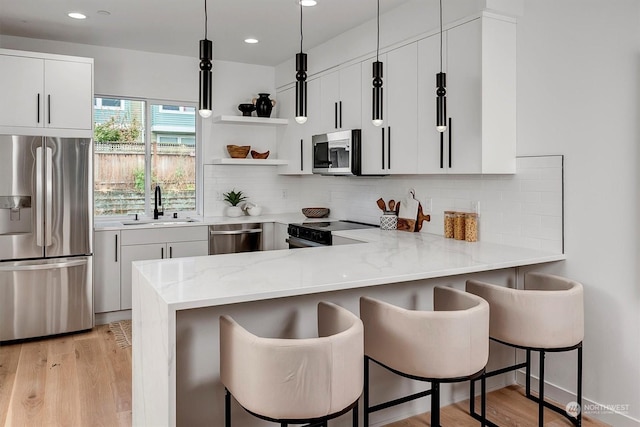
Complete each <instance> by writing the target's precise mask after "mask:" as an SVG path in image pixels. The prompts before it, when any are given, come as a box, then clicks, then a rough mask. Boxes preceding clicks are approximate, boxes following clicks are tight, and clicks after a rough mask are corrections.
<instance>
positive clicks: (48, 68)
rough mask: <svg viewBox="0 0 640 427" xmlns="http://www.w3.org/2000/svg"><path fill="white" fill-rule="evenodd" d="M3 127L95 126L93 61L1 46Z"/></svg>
mask: <svg viewBox="0 0 640 427" xmlns="http://www.w3.org/2000/svg"><path fill="white" fill-rule="evenodd" d="M0 93H3V94H4V95H6V97H7V99H11V102H5V103H2V104H1V105H0V126H3V127H12V128H35V129H37V128H50V129H61V130H87V131H91V129H92V106H93V60H92V59H90V58H77V57H65V56H61V55H45V54H37V53H31V52H21V51H12V50H6V49H0Z"/></svg>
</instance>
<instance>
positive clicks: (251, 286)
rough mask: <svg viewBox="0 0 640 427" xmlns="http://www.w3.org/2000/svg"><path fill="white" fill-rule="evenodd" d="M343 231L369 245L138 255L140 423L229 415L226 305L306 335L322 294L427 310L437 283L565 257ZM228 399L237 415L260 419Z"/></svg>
mask: <svg viewBox="0 0 640 427" xmlns="http://www.w3.org/2000/svg"><path fill="white" fill-rule="evenodd" d="M339 234H340V235H341V236H343V237H346V238H349V239H354V240H358V241H361V242H363V243H360V244H352V245H343V246H327V247H320V248H309V249H296V250H278V251H265V252H252V253H243V254H229V255H217V256H208V257H193V258H178V259H166V260H155V261H140V262H135V263H134V268H133V312H132V317H133V331H134V333H133V424H134V425H170V426H173V425H191V426H195V425H205V424H206V425H213V426H222V425H223V423H224V419H223V418H224V417H223V400H224V399H223V393H224V389H223V386H222V384H221V383H220V380H219V374H218V369H219V359H218V352H219V349H218V318H219V316H220V315H221V314H230V315H232V316H233V317H234V318H236V319H237V320H238V321H239V322H240V323H241V324H243V325H245V326H246V327H247V328H248V329H249V330H251V331H252V332H255V333H257V334H260V335H264V336H272V337H282V338H285V337H296V338H297V337H300V338H302V337H309V336H312V335H313V334H315V316H316V314H315V312H316V310H315V305H316V304H317V302H318V301H320V300H327V301H332V302H335V303H338V304H340V305H343V306H344V307H346V308H348V309H349V310H352V311H354V312H355V313H357V312H358V298H359V297H360V296H361V295H369V296H374V297H378V298H382V299H386V300H388V301H390V302H395V303H399V304H408V305H409V306H411V307H412V308H415V309H430V308H431V307H430V304H431V292H432V287H433V286H434V285H436V284H446V285H452V286H456V287H461V286H463V283H464V280H466V279H467V278H469V277H471V276H470V275H472V276H473V277H479V278H482V279H484V280H492V281H495V282H496V283H501V284H504V285H509V286H516V285H517V281H518V277H519V273H520V272H519V271H518V270H519V269H518V267H523V266H530V265H535V264H541V263H548V262H553V261H561V260H564V259H565V255H564V254H562V253H551V252H543V251H537V250H531V249H523V248H517V247H508V246H504V245H498V244H494V243H488V242H478V243H466V242H460V241H454V240H451V239H444V238H443V237H442V236H437V235H432V234H427V233H406V232H400V231H391V232H389V231H381V230H379V229H370V230H352V231H344V232H340V233H339ZM458 391H460V390H458ZM458 394H459V393H458ZM454 399H456V397H454ZM233 407H234V412H237V414H234V417H235V419H236V420H237V421H238V422H239V423H240V425H245V426H249V425H254V424H251V423H255V425H262V424H261V422H260V421H258V420H256V419H255V418H252V417H251V418H250V417H247V418H245V419H243V417H244V416H245V414H243V413H242V410H241V409H239V408H238V406H237V405H234V406H233ZM404 410H405V411H407V410H411V407H410V405H409V406H408V407H407V408H404ZM373 422H375V419H374V420H373Z"/></svg>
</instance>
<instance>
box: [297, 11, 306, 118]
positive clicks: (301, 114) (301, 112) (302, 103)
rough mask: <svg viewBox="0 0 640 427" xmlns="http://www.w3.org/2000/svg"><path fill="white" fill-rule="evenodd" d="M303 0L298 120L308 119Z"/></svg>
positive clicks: (299, 55) (298, 73)
mask: <svg viewBox="0 0 640 427" xmlns="http://www.w3.org/2000/svg"><path fill="white" fill-rule="evenodd" d="M302 6H303V5H302V2H300V53H296V122H298V123H299V124H303V123H305V122H306V121H307V54H306V53H303V52H302V39H303V35H302Z"/></svg>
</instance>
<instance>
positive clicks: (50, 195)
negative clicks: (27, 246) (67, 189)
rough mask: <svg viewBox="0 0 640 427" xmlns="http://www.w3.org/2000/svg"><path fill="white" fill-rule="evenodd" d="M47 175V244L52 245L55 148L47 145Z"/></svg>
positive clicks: (45, 219)
mask: <svg viewBox="0 0 640 427" xmlns="http://www.w3.org/2000/svg"><path fill="white" fill-rule="evenodd" d="M45 175H46V177H47V182H46V188H45V194H46V201H45V218H44V221H45V242H44V243H45V246H51V234H52V232H51V228H52V225H53V222H52V221H53V150H52V149H51V147H47V163H46V165H45Z"/></svg>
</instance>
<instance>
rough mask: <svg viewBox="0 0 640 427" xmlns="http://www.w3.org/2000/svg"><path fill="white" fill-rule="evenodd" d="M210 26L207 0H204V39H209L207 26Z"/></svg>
mask: <svg viewBox="0 0 640 427" xmlns="http://www.w3.org/2000/svg"><path fill="white" fill-rule="evenodd" d="M208 27H209V17H208V16H207V0H204V39H205V40H207V28H208Z"/></svg>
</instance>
